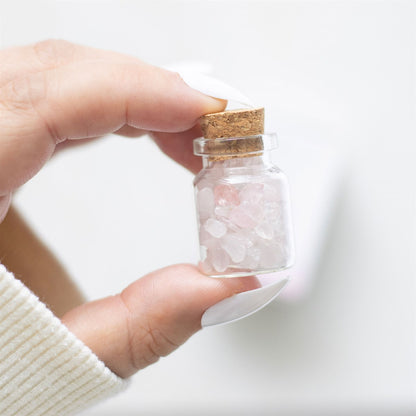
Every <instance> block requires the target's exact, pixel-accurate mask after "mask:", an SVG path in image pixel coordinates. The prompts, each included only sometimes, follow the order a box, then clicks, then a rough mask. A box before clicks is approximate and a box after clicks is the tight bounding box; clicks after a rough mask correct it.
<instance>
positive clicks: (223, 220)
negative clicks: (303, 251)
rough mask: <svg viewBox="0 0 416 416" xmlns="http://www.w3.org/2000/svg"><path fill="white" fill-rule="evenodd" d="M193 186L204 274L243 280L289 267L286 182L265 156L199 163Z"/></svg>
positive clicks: (290, 244) (290, 237)
mask: <svg viewBox="0 0 416 416" xmlns="http://www.w3.org/2000/svg"><path fill="white" fill-rule="evenodd" d="M194 187H195V201H196V208H197V221H198V231H199V243H200V256H201V258H200V260H201V261H200V268H201V270H202V271H203V272H204V273H205V274H208V275H210V276H216V277H237V276H247V275H254V274H263V273H269V272H275V271H279V270H283V269H286V268H288V267H290V266H291V265H292V264H293V260H294V248H293V232H292V221H291V210H290V201H289V190H288V183H287V180H286V176H285V175H284V173H283V172H282V171H281V170H280V169H278V168H277V167H276V166H274V165H272V164H271V163H270V162H269V160H268V155H267V154H265V153H263V154H257V155H249V156H247V157H235V158H226V159H224V160H213V161H209V160H208V158H205V159H204V169H203V170H202V171H201V172H200V173H199V174H198V175H197V176H196V178H195V180H194Z"/></svg>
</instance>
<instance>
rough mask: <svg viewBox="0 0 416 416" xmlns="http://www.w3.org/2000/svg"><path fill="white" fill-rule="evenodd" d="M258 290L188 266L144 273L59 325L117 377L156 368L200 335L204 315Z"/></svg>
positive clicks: (245, 281)
mask: <svg viewBox="0 0 416 416" xmlns="http://www.w3.org/2000/svg"><path fill="white" fill-rule="evenodd" d="M257 287H259V283H258V281H257V279H256V278H255V277H242V278H232V279H213V278H211V277H207V276H205V275H203V274H201V273H199V271H198V269H197V268H196V267H195V266H192V265H186V264H182V265H175V266H170V267H166V268H164V269H161V270H158V271H156V272H153V273H150V274H148V275H146V276H144V277H143V278H141V279H139V280H137V281H136V282H134V283H133V284H131V285H130V286H128V287H127V288H126V289H124V290H123V292H121V294H119V295H116V296H112V297H109V298H105V299H101V300H98V301H94V302H90V303H86V304H84V305H81V306H79V307H77V308H75V309H73V310H72V311H70V312H68V313H67V314H66V315H65V316H64V317H63V318H62V321H63V323H64V324H65V325H66V326H67V327H68V329H69V330H70V331H71V332H73V333H74V334H75V335H76V336H77V337H78V338H79V339H81V340H82V341H83V342H84V343H85V344H86V345H87V346H88V347H90V348H91V350H92V351H94V353H95V354H96V355H97V356H98V357H99V358H100V359H101V360H102V361H104V362H105V364H106V365H107V366H108V367H109V368H110V369H111V370H112V371H113V372H114V373H116V374H118V375H119V376H121V377H129V376H130V375H132V374H134V373H135V372H136V371H138V370H140V369H142V368H144V367H146V366H148V365H149V364H152V363H154V362H156V361H157V360H158V359H159V358H160V357H163V356H166V355H168V354H169V353H171V352H172V351H173V350H175V349H176V348H177V347H179V346H180V345H181V344H183V343H184V342H185V341H186V340H187V339H188V338H189V337H190V336H191V335H193V334H194V333H195V332H197V331H198V330H199V329H201V317H202V315H203V313H204V312H205V310H206V309H208V308H209V307H210V306H212V305H214V304H215V303H218V302H219V301H221V300H223V299H225V298H227V297H230V296H232V295H234V294H236V293H240V292H244V291H247V290H251V289H255V288H257Z"/></svg>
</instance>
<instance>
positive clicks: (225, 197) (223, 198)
mask: <svg viewBox="0 0 416 416" xmlns="http://www.w3.org/2000/svg"><path fill="white" fill-rule="evenodd" d="M214 199H215V205H216V206H220V207H226V206H230V205H238V204H239V203H240V197H239V196H238V192H237V190H236V189H235V188H234V186H232V185H229V184H220V185H217V186H216V187H215V188H214Z"/></svg>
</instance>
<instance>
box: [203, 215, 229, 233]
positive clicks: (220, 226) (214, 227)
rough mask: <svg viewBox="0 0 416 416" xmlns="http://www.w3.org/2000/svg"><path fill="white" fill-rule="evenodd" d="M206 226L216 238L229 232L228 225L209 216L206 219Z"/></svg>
mask: <svg viewBox="0 0 416 416" xmlns="http://www.w3.org/2000/svg"><path fill="white" fill-rule="evenodd" d="M204 228H205V230H206V231H208V232H209V233H210V234H211V235H212V236H213V237H215V238H221V237H222V236H223V235H224V234H225V233H226V232H227V227H226V225H225V224H224V223H223V222H221V221H218V220H214V219H213V218H208V219H207V220H206V221H205V224H204Z"/></svg>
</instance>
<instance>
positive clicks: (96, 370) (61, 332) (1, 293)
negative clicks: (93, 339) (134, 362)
mask: <svg viewBox="0 0 416 416" xmlns="http://www.w3.org/2000/svg"><path fill="white" fill-rule="evenodd" d="M125 385H126V382H125V381H123V380H122V379H120V378H119V377H117V376H116V375H115V374H113V373H112V372H111V371H110V370H109V369H108V368H107V367H106V366H105V365H104V364H103V363H102V362H101V361H100V360H99V359H98V358H97V356H96V355H94V353H93V352H92V351H91V350H90V349H89V348H88V347H87V346H85V345H84V344H83V343H82V342H81V341H80V340H78V339H77V338H76V337H75V336H74V335H73V334H72V333H71V332H69V330H68V329H67V328H66V327H65V326H64V325H63V324H62V323H61V322H60V320H59V319H58V318H56V317H55V316H54V315H53V314H52V312H51V311H50V310H49V309H48V308H47V307H46V306H45V305H44V304H43V303H42V302H40V301H39V299H38V298H37V297H36V296H35V295H34V294H33V293H32V292H31V291H30V290H29V289H28V288H27V287H26V286H24V285H23V284H22V283H21V282H20V281H19V280H17V279H15V278H14V276H13V275H12V273H10V272H8V271H7V270H6V268H5V267H4V266H3V265H0V415H2V416H12V415H13V416H27V415H31V416H37V415H42V416H45V415H54V416H56V415H59V416H64V415H70V414H74V413H77V412H78V411H80V410H82V409H85V408H86V407H88V406H90V405H92V404H94V403H96V402H98V401H100V400H102V399H103V398H105V397H108V396H110V395H112V394H115V393H117V392H119V391H120V390H122V389H123V388H124V386H125Z"/></svg>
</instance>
